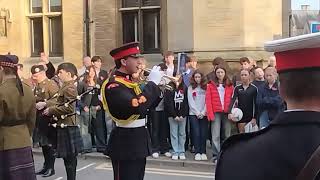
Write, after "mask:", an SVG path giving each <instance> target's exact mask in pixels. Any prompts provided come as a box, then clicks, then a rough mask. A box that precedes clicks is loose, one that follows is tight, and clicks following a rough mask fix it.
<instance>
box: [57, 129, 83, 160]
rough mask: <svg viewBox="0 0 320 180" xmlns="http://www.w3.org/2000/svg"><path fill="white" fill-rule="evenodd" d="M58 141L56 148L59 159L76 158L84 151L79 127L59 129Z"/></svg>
mask: <svg viewBox="0 0 320 180" xmlns="http://www.w3.org/2000/svg"><path fill="white" fill-rule="evenodd" d="M56 130H57V139H56V144H54V148H55V149H56V152H57V157H58V158H66V157H68V156H76V155H78V154H79V153H81V152H82V151H83V141H82V137H81V134H80V129H79V127H77V126H74V127H67V128H57V129H56Z"/></svg>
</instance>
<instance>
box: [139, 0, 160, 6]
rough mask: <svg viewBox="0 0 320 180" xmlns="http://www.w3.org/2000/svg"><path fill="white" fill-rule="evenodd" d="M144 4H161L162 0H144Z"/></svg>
mask: <svg viewBox="0 0 320 180" xmlns="http://www.w3.org/2000/svg"><path fill="white" fill-rule="evenodd" d="M142 5H143V6H160V0H142Z"/></svg>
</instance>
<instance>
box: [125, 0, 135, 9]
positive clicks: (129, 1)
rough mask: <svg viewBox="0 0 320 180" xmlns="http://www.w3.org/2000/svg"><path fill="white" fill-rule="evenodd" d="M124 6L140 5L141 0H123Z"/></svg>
mask: <svg viewBox="0 0 320 180" xmlns="http://www.w3.org/2000/svg"><path fill="white" fill-rule="evenodd" d="M122 7H124V8H126V7H139V0H122Z"/></svg>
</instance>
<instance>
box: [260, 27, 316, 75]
mask: <svg viewBox="0 0 320 180" xmlns="http://www.w3.org/2000/svg"><path fill="white" fill-rule="evenodd" d="M319 42H320V33H313V34H306V35H300V36H295V37H290V38H285V39H280V40H274V41H269V42H266V43H265V44H264V48H265V50H266V51H268V52H274V55H275V57H276V61H277V70H278V72H279V73H281V72H288V71H293V70H295V71H296V70H302V69H307V68H319V69H320V43H319Z"/></svg>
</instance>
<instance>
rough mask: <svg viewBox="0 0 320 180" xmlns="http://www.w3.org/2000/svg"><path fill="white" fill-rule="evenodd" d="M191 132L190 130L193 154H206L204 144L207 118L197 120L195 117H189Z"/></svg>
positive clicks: (206, 132)
mask: <svg viewBox="0 0 320 180" xmlns="http://www.w3.org/2000/svg"><path fill="white" fill-rule="evenodd" d="M189 119H190V124H191V130H192V137H191V138H192V141H193V145H194V148H195V153H196V154H197V153H200V154H205V153H206V142H207V134H208V120H207V117H204V118H203V119H198V118H197V116H193V115H191V116H189Z"/></svg>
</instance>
